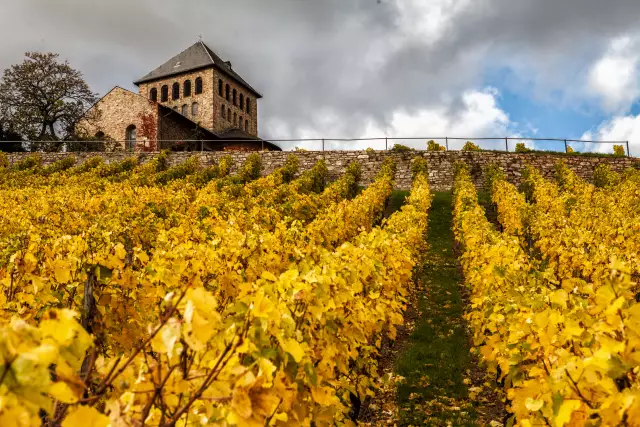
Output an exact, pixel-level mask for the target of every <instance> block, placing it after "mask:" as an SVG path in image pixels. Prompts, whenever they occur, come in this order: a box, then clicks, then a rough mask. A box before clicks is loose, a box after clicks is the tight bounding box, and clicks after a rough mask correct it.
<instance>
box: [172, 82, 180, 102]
mask: <svg viewBox="0 0 640 427" xmlns="http://www.w3.org/2000/svg"><path fill="white" fill-rule="evenodd" d="M171 99H173V100H174V101H175V100H176V99H180V83H178V82H175V83H174V84H173V87H172V89H171Z"/></svg>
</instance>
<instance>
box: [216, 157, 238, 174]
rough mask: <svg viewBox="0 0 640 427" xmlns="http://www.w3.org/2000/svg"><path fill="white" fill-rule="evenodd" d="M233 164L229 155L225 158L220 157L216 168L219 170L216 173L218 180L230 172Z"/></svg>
mask: <svg viewBox="0 0 640 427" xmlns="http://www.w3.org/2000/svg"><path fill="white" fill-rule="evenodd" d="M233 163H234V162H233V157H231V156H230V155H228V154H227V155H226V156H222V158H221V159H220V162H218V167H219V168H220V170H219V171H218V178H224V177H225V176H227V175H229V172H231V168H232V167H233Z"/></svg>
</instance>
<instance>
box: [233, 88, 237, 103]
mask: <svg viewBox="0 0 640 427" xmlns="http://www.w3.org/2000/svg"><path fill="white" fill-rule="evenodd" d="M233 105H238V91H236V90H235V89H234V90H233Z"/></svg>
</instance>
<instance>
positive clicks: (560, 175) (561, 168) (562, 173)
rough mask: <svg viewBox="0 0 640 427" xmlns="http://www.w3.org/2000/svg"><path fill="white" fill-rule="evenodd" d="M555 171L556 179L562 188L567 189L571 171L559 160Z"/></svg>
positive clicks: (555, 165) (554, 167) (554, 166)
mask: <svg viewBox="0 0 640 427" xmlns="http://www.w3.org/2000/svg"><path fill="white" fill-rule="evenodd" d="M553 169H554V171H555V172H554V178H555V180H556V182H557V183H558V185H559V186H560V188H565V186H566V185H567V182H569V177H570V176H571V170H570V169H569V167H568V166H567V164H566V163H565V162H564V160H559V161H557V162H556V163H555V164H554V165H553Z"/></svg>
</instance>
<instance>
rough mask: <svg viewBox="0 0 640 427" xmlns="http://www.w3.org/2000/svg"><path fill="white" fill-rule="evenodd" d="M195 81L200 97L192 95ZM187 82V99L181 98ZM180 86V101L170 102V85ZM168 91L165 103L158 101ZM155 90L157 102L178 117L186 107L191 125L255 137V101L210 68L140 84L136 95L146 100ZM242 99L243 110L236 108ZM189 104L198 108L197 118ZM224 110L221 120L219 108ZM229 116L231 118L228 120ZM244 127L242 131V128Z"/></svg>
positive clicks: (232, 80)
mask: <svg viewBox="0 0 640 427" xmlns="http://www.w3.org/2000/svg"><path fill="white" fill-rule="evenodd" d="M197 78H201V79H202V93H201V94H198V95H196V94H195V82H196V79H197ZM187 80H189V81H191V95H190V96H188V97H184V82H185V81H187ZM174 83H178V84H179V85H180V97H179V99H177V100H174V99H173V97H172V88H173V84H174ZM220 85H222V95H220V90H219V89H220ZM227 85H228V86H229V99H228V100H227V99H226V98H227V97H226V92H227V89H226V88H227ZM163 86H166V87H167V89H168V94H169V96H168V100H167V101H166V102H163V101H162V98H161V95H162V87H163ZM152 89H156V90H157V94H158V102H159V103H160V104H161V105H164V106H166V107H169V108H171V109H173V110H175V111H177V112H179V113H182V111H183V110H182V109H183V107H184V106H186V107H187V114H186V115H185V117H188V118H189V119H191V120H192V121H194V122H196V123H199V124H200V125H201V126H202V127H204V128H206V129H208V130H210V131H211V132H214V133H218V132H224V131H227V130H229V129H241V130H244V131H245V132H246V133H248V134H249V135H251V136H258V104H257V99H256V97H255V96H254V95H253V94H252V92H251V91H249V90H247V89H246V88H245V87H244V86H243V85H241V84H239V83H238V82H236V81H235V80H234V79H232V78H230V77H229V76H228V75H227V74H225V73H223V72H222V71H220V70H218V69H216V68H214V67H211V68H208V69H204V70H198V71H195V72H189V73H185V74H179V75H177V76H172V77H169V78H165V79H160V80H157V81H153V82H149V83H141V84H140V87H139V91H138V93H139V94H140V95H142V96H143V97H145V98H147V99H150V98H151V95H150V94H151V90H152ZM234 90H235V91H236V102H235V104H234V102H233V91H234ZM240 95H242V101H243V108H242V109H241V108H240V98H241V96H240ZM247 99H248V100H249V112H248V113H247ZM193 103H197V104H198V114H197V115H195V116H194V115H193V114H192V106H193ZM223 107H224V112H225V113H224V116H223V115H222V108H223ZM229 113H230V115H231V117H229ZM245 125H246V127H245Z"/></svg>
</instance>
